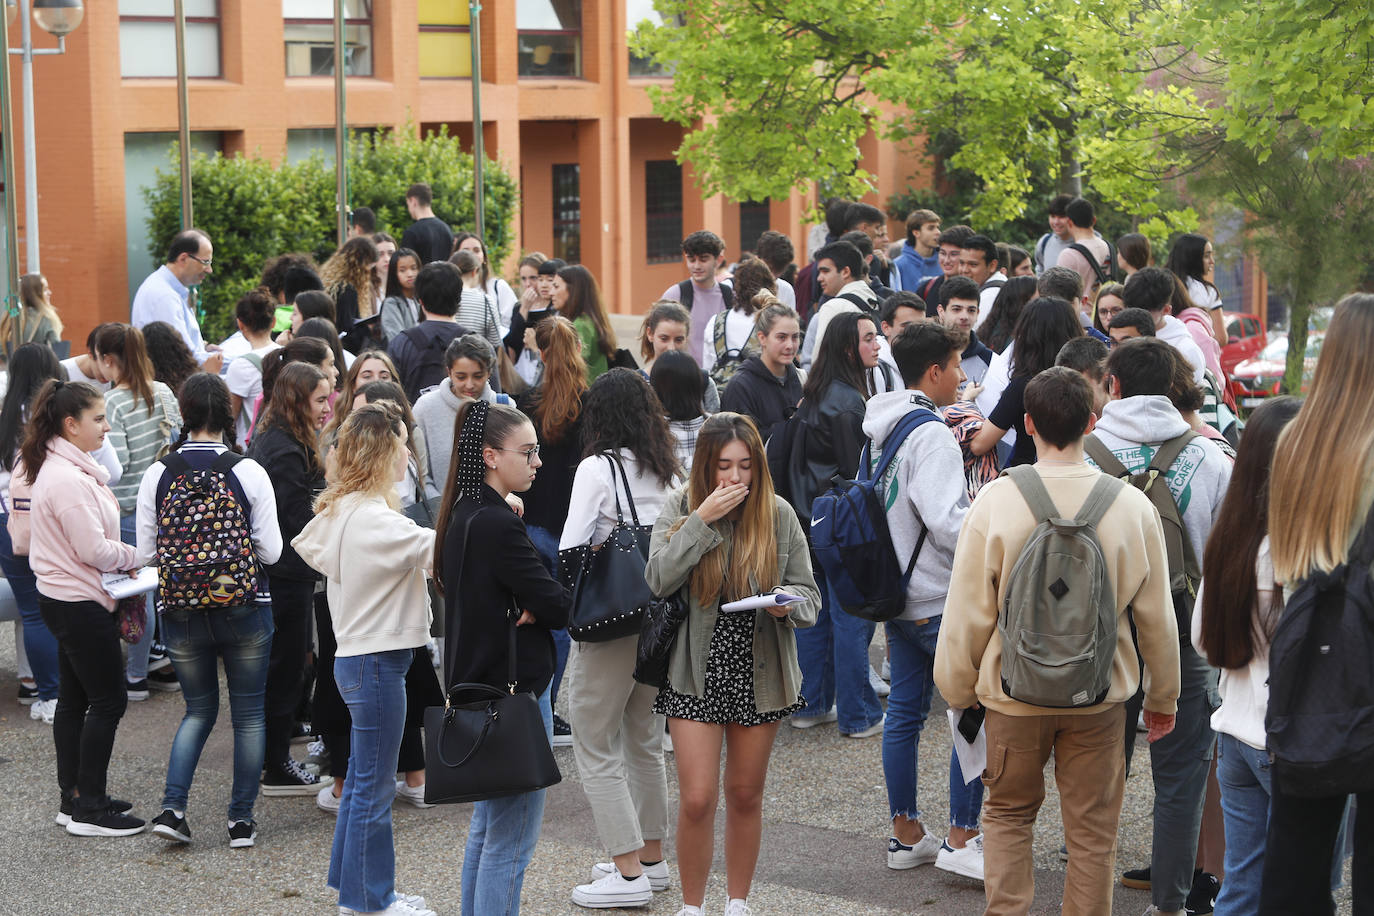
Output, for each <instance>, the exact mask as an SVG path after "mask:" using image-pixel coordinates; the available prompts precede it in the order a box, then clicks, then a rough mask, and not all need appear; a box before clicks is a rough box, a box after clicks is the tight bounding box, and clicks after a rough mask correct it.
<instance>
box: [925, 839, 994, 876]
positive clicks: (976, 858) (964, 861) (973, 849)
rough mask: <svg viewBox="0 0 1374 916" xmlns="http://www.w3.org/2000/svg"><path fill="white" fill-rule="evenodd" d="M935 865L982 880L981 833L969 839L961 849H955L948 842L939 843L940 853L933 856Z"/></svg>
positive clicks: (941, 868)
mask: <svg viewBox="0 0 1374 916" xmlns="http://www.w3.org/2000/svg"><path fill="white" fill-rule="evenodd" d="M935 867H936V868H938V869H940V871H947V872H950V873H951V874H955V875H963V876H964V877H965V878H972V879H974V880H975V881H982V880H983V835H982V834H981V833H980V834H978V835H977V836H976V837H974V838H973V839H971V840H969V841H968V843H966V844H965V845H964V848H963V849H955V848H954V847H953V846H951V845H949V843H948V842H945V843H941V844H940V854H939V855H938V856H936V857H935Z"/></svg>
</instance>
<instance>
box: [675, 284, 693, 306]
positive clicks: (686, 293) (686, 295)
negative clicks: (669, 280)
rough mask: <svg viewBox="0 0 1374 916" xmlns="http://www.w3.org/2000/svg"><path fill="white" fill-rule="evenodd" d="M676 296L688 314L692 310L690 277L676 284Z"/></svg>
mask: <svg viewBox="0 0 1374 916" xmlns="http://www.w3.org/2000/svg"><path fill="white" fill-rule="evenodd" d="M677 298H678V301H679V302H681V303H682V307H683V308H685V309H686V310H687V311H688V313H689V314H690V313H691V311H692V299H693V294H692V281H691V280H690V279H687V280H683V281H682V282H681V283H679V284H678V285H677Z"/></svg>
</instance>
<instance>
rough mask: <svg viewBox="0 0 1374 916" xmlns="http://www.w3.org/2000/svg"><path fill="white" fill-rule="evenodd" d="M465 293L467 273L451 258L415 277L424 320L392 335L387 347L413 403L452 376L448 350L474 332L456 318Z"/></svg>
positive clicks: (422, 270) (401, 381) (403, 386)
mask: <svg viewBox="0 0 1374 916" xmlns="http://www.w3.org/2000/svg"><path fill="white" fill-rule="evenodd" d="M462 295H463V275H462V274H461V273H460V272H459V271H458V268H457V267H455V266H453V265H452V264H450V263H449V262H448V261H435V262H434V263H432V264H426V265H425V266H424V267H421V268H420V273H419V274H418V275H416V277H415V298H416V299H417V300H419V303H420V323H419V324H417V325H415V326H414V327H413V328H406V329H405V330H404V331H402V332H401V333H400V334H397V335H396V336H395V337H393V338H391V343H389V344H388V345H387V348H386V352H387V354H388V355H389V356H390V357H391V361H392V362H394V363H395V364H396V371H397V372H399V373H400V374H401V377H400V378H399V379H397V381H399V382H400V383H401V387H402V388H404V389H405V391H406V397H408V398H410V402H411V403H412V404H413V403H415V402H416V401H418V400H419V399H420V395H422V394H424V393H425V392H426V391H428V390H429V389H431V388H433V387H434V386H435V385H438V384H439V383H440V382H442V381H443V380H444V379H446V378H448V364H447V362H446V361H445V359H444V353H445V352H447V351H448V345H449V344H451V343H453V341H454V340H456V339H457V338H459V337H462V336H463V335H464V334H467V333H470V332H469V331H468V329H467V328H465V327H463V326H462V325H461V324H459V323H458V319H457V318H455V317H453V316H455V315H457V314H458V303H459V301H460V300H461V298H462Z"/></svg>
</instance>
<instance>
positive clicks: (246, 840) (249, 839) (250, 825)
mask: <svg viewBox="0 0 1374 916" xmlns="http://www.w3.org/2000/svg"><path fill="white" fill-rule="evenodd" d="M257 838H258V822H257V821H253V820H248V821H234V822H233V823H232V824H230V825H229V848H230V849H245V848H247V847H249V846H252V845H253V842H254V841H255V840H257Z"/></svg>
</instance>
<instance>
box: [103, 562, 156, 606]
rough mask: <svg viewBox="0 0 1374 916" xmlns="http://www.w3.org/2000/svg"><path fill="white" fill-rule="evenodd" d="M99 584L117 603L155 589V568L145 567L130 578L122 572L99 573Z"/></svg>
mask: <svg viewBox="0 0 1374 916" xmlns="http://www.w3.org/2000/svg"><path fill="white" fill-rule="evenodd" d="M100 584H101V586H102V587H104V589H105V594H107V595H109V596H110V597H111V598H114V599H115V600H117V601H118V600H123V599H124V598H127V597H129V596H130V595H141V594H143V593H145V592H151V591H153V590H154V589H156V588H157V567H156V566H145V567H143V568H142V569H140V570H138V571H137V572H135V573H134V574H133V575H132V576H130V575H127V574H125V573H122V572H107V573H101V574H100Z"/></svg>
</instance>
